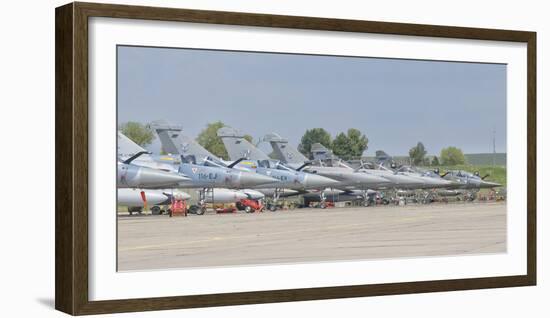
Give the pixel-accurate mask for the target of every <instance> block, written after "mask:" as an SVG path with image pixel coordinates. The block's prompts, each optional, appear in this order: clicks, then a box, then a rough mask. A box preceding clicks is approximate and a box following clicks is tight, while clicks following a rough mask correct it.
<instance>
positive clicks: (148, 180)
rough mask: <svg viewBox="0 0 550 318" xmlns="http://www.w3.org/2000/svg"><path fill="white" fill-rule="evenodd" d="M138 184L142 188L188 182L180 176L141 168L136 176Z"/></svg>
mask: <svg viewBox="0 0 550 318" xmlns="http://www.w3.org/2000/svg"><path fill="white" fill-rule="evenodd" d="M137 178H138V180H139V183H140V184H141V185H143V186H151V187H152V186H168V185H175V184H178V183H179V182H183V181H186V180H189V178H187V177H185V176H182V175H180V174H175V173H170V172H165V171H162V170H155V169H148V168H141V169H140V170H139V174H138V176H137Z"/></svg>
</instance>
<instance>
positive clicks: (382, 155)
mask: <svg viewBox="0 0 550 318" xmlns="http://www.w3.org/2000/svg"><path fill="white" fill-rule="evenodd" d="M392 159H393V158H392V156H390V155H388V154H387V153H386V152H384V151H383V150H377V151H376V162H378V163H381V164H384V163H386V162H388V161H392Z"/></svg>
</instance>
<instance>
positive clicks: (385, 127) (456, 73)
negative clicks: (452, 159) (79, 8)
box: [117, 46, 506, 156]
mask: <svg viewBox="0 0 550 318" xmlns="http://www.w3.org/2000/svg"><path fill="white" fill-rule="evenodd" d="M117 67H118V122H119V123H124V122H127V121H137V122H141V123H148V122H151V121H153V120H158V119H165V120H167V121H169V122H171V123H174V124H179V125H182V126H183V128H184V133H185V134H187V135H190V136H193V137H196V136H197V135H198V134H199V133H200V131H201V130H202V129H204V128H205V127H206V125H207V124H208V123H210V122H214V121H218V120H221V121H222V122H224V123H225V124H227V125H228V126H232V127H234V128H238V129H240V130H241V131H243V132H244V133H246V134H250V135H252V136H253V137H254V139H255V140H257V139H258V138H261V137H263V136H264V135H265V134H267V133H269V132H277V133H278V134H280V135H281V136H282V137H284V138H287V139H289V141H290V143H291V144H292V145H294V146H297V145H298V144H299V142H300V139H301V137H302V135H303V134H304V132H305V131H306V130H307V129H311V128H317V127H321V128H324V129H325V130H327V131H328V132H329V133H331V134H332V136H333V137H334V136H336V134H338V133H340V132H346V131H347V130H348V129H349V128H357V129H359V130H360V131H361V132H362V133H364V134H365V135H366V136H367V137H368V139H369V143H368V149H367V151H366V152H365V155H368V156H373V155H374V153H375V151H376V150H384V151H386V152H387V153H389V154H391V155H406V154H408V151H409V149H410V148H411V147H413V146H415V145H416V144H417V143H418V142H419V141H420V142H422V143H423V144H424V146H425V147H426V149H427V151H428V154H436V155H437V154H439V152H440V151H441V149H442V148H444V147H448V146H456V147H459V148H461V149H462V150H463V151H464V153H487V152H492V151H493V131H494V132H495V140H496V151H497V152H506V65H504V64H486V63H461V62H443V61H423V60H403V59H385V58H368V57H343V56H326V55H322V56H317V55H297V54H283V53H258V52H241V51H216V50H198V49H180V48H156V47H129V46H119V47H118V66H117ZM260 148H261V149H263V150H266V151H268V150H270V149H271V148H270V146H269V145H267V144H265V143H263V144H261V145H260ZM149 149H150V150H153V151H158V150H159V149H160V145H159V142H158V139H157V140H156V141H155V142H153V144H152V145H151V146H149Z"/></svg>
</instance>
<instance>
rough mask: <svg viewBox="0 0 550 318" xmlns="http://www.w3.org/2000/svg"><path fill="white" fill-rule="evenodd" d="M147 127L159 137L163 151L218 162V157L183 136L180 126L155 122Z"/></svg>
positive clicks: (191, 139)
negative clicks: (212, 159) (208, 158)
mask: <svg viewBox="0 0 550 318" xmlns="http://www.w3.org/2000/svg"><path fill="white" fill-rule="evenodd" d="M149 126H150V127H151V128H152V129H153V130H155V132H156V133H157V135H158V136H159V139H160V142H161V144H162V148H163V149H164V151H166V152H168V153H171V154H176V155H183V156H185V157H186V156H190V155H192V156H195V157H196V158H206V157H210V158H214V159H217V160H219V158H218V157H216V156H215V155H213V154H212V153H211V152H209V151H208V150H206V149H204V147H203V146H201V145H199V143H198V142H196V141H195V140H193V138H191V137H189V136H186V135H184V134H183V132H182V130H183V128H182V127H181V126H180V125H171V124H169V123H168V122H166V121H164V120H160V121H155V122H152V123H151V124H149Z"/></svg>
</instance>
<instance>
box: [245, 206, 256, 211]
mask: <svg viewBox="0 0 550 318" xmlns="http://www.w3.org/2000/svg"><path fill="white" fill-rule="evenodd" d="M244 212H246V213H252V212H254V210H252V208H251V207H249V206H245V207H244Z"/></svg>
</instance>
